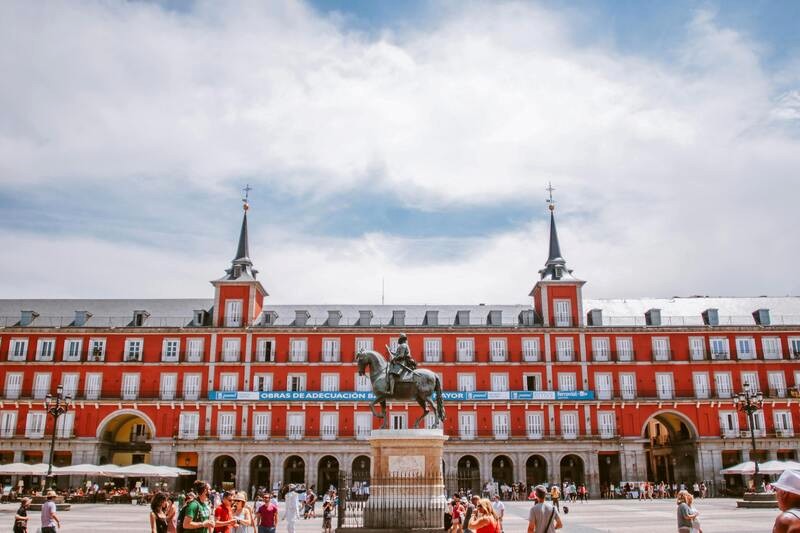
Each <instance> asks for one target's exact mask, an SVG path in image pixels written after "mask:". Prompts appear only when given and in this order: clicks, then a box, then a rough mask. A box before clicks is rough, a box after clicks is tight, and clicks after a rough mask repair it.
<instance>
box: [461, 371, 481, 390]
mask: <svg viewBox="0 0 800 533" xmlns="http://www.w3.org/2000/svg"><path fill="white" fill-rule="evenodd" d="M457 379H458V392H475V391H476V390H477V380H476V376H475V373H474V372H459V373H458V375H457Z"/></svg>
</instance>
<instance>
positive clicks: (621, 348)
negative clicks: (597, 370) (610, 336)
mask: <svg viewBox="0 0 800 533" xmlns="http://www.w3.org/2000/svg"><path fill="white" fill-rule="evenodd" d="M617 361H633V339H631V338H630V337H617Z"/></svg>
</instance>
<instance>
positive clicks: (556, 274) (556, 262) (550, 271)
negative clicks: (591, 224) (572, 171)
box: [539, 183, 575, 280]
mask: <svg viewBox="0 0 800 533" xmlns="http://www.w3.org/2000/svg"><path fill="white" fill-rule="evenodd" d="M545 190H546V191H547V192H548V193H549V198H547V200H545V201H546V202H547V208H548V209H549V210H550V253H549V254H548V256H547V262H546V263H545V264H544V268H543V269H542V270H540V271H539V275H540V276H541V279H543V280H559V279H575V278H574V277H573V276H572V270H569V269H567V268H566V265H567V262H566V260H565V259H564V257H563V256H562V255H561V246H560V245H559V243H558V231H556V216H555V210H556V203H555V201H554V200H553V191H554V190H555V189H554V188H553V185H552V184H551V183H548V184H547V188H546V189H545Z"/></svg>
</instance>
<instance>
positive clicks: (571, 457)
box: [558, 453, 586, 485]
mask: <svg viewBox="0 0 800 533" xmlns="http://www.w3.org/2000/svg"><path fill="white" fill-rule="evenodd" d="M558 464H559V473H560V477H559V478H560V480H561V483H563V482H565V481H571V482H574V483H575V484H576V485H580V484H581V483H586V462H585V461H584V459H583V457H581V456H580V455H578V454H576V453H568V454H566V455H564V456H562V457H561V459H560V460H559V461H558Z"/></svg>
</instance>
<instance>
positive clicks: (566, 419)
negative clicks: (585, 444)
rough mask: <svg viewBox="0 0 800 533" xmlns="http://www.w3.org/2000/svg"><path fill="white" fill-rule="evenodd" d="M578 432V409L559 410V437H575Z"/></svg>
mask: <svg viewBox="0 0 800 533" xmlns="http://www.w3.org/2000/svg"><path fill="white" fill-rule="evenodd" d="M579 433H580V417H579V416H578V411H561V437H562V438H564V439H569V440H572V439H577V438H578V434H579Z"/></svg>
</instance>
